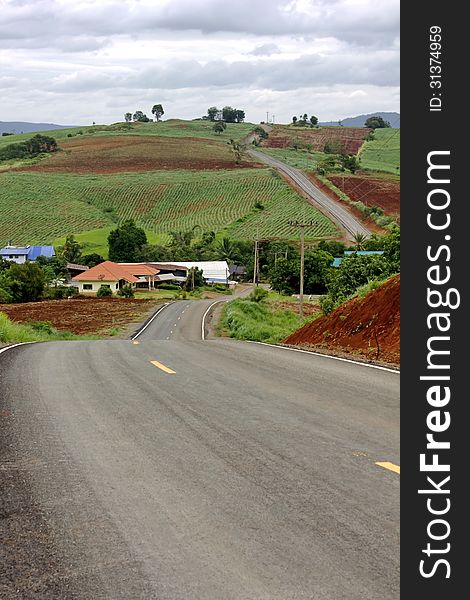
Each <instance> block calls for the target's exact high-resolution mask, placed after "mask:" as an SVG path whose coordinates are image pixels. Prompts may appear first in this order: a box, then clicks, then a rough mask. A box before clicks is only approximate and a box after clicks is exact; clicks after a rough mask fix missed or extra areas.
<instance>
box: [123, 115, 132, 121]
mask: <svg viewBox="0 0 470 600" xmlns="http://www.w3.org/2000/svg"><path fill="white" fill-rule="evenodd" d="M124 119H125V120H126V123H130V122H131V121H132V113H130V112H126V114H125V115H124Z"/></svg>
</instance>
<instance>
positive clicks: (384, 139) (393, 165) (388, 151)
mask: <svg viewBox="0 0 470 600" xmlns="http://www.w3.org/2000/svg"><path fill="white" fill-rule="evenodd" d="M359 157H360V164H361V168H363V169H367V170H368V171H378V172H380V171H384V172H386V173H393V174H395V175H399V174H400V130H399V129H388V128H387V129H376V130H375V139H374V140H372V141H370V142H365V143H364V145H363V147H362V149H361V151H360V153H359Z"/></svg>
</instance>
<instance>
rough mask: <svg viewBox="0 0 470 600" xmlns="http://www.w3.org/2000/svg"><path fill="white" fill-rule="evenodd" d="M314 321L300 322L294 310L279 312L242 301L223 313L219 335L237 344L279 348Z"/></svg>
mask: <svg viewBox="0 0 470 600" xmlns="http://www.w3.org/2000/svg"><path fill="white" fill-rule="evenodd" d="M310 320H311V319H308V318H307V319H300V317H299V316H298V315H297V314H295V312H293V311H291V310H286V309H285V308H283V309H276V308H275V307H273V306H270V304H269V303H268V302H252V301H250V300H248V299H244V298H243V299H242V298H238V299H236V300H232V301H231V302H228V303H227V304H226V305H225V306H224V307H223V311H222V318H221V321H220V325H219V333H220V334H221V335H225V336H229V337H232V338H235V339H237V340H253V341H256V342H266V343H268V344H276V343H278V342H280V341H281V340H283V339H284V338H286V337H288V336H289V335H290V334H291V333H293V332H294V331H297V329H299V328H300V327H302V325H304V324H305V323H307V322H308V321H310Z"/></svg>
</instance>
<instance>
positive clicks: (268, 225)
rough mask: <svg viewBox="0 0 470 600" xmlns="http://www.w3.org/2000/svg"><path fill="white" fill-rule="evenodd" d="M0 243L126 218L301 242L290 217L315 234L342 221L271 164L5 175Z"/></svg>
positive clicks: (164, 228)
mask: <svg viewBox="0 0 470 600" xmlns="http://www.w3.org/2000/svg"><path fill="white" fill-rule="evenodd" d="M1 177H2V180H3V189H2V192H0V212H1V214H0V241H6V240H7V239H13V240H15V241H16V242H17V243H20V242H21V243H28V242H29V243H32V242H45V241H48V240H50V239H52V238H57V237H60V236H64V235H66V234H68V233H79V232H83V231H88V230H91V229H97V228H101V227H106V226H108V227H109V226H110V225H113V224H115V223H118V222H120V221H122V220H124V219H134V220H135V221H136V223H137V224H138V225H139V226H141V227H143V228H145V229H146V230H148V231H151V232H154V233H156V234H168V233H170V232H171V231H187V230H190V229H192V228H193V227H195V226H196V225H199V226H200V227H201V228H202V230H203V231H209V230H212V231H215V232H223V233H224V235H229V236H231V237H240V238H246V239H253V238H254V237H255V236H256V235H257V234H258V235H260V236H262V237H277V238H286V239H295V238H296V237H297V235H298V232H297V231H296V230H295V229H293V228H292V227H290V226H289V225H288V223H287V222H288V221H289V220H290V219H296V218H299V215H301V216H302V218H307V219H309V220H314V221H316V224H315V225H314V226H313V227H312V228H310V229H309V230H308V231H306V236H307V238H309V239H314V238H322V237H330V236H334V235H335V234H336V233H337V231H336V228H335V226H334V225H333V224H332V223H331V222H330V221H329V220H328V219H326V218H325V217H324V216H323V215H322V214H321V213H319V212H318V211H317V210H315V209H314V208H313V207H311V206H310V205H309V204H307V203H306V202H305V200H303V199H302V198H300V197H299V196H298V195H297V193H296V192H295V191H293V190H292V189H291V188H290V187H289V186H288V185H287V184H286V183H285V181H284V180H283V179H281V178H280V177H277V176H273V174H272V172H271V171H270V170H269V169H244V170H243V171H242V170H240V171H217V172H214V171H212V172H209V171H207V172H181V171H173V172H164V173H161V172H155V173H138V174H137V173H130V174H121V175H100V176H94V177H90V176H80V175H69V174H61V175H58V174H38V173H5V174H2V176H1Z"/></svg>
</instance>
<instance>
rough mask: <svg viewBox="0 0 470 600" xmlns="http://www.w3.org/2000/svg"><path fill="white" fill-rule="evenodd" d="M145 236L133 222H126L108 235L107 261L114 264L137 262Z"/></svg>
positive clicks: (144, 242) (145, 241) (145, 239)
mask: <svg viewBox="0 0 470 600" xmlns="http://www.w3.org/2000/svg"><path fill="white" fill-rule="evenodd" d="M146 243H147V236H146V234H145V231H144V230H143V229H140V228H139V227H137V226H136V224H135V223H134V221H133V220H127V221H124V222H123V223H122V225H119V226H118V227H117V229H114V230H113V231H111V232H110V234H109V235H108V248H109V253H108V256H109V260H112V261H115V262H138V260H139V256H140V253H141V251H142V248H143V246H144V245H145V244H146Z"/></svg>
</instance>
